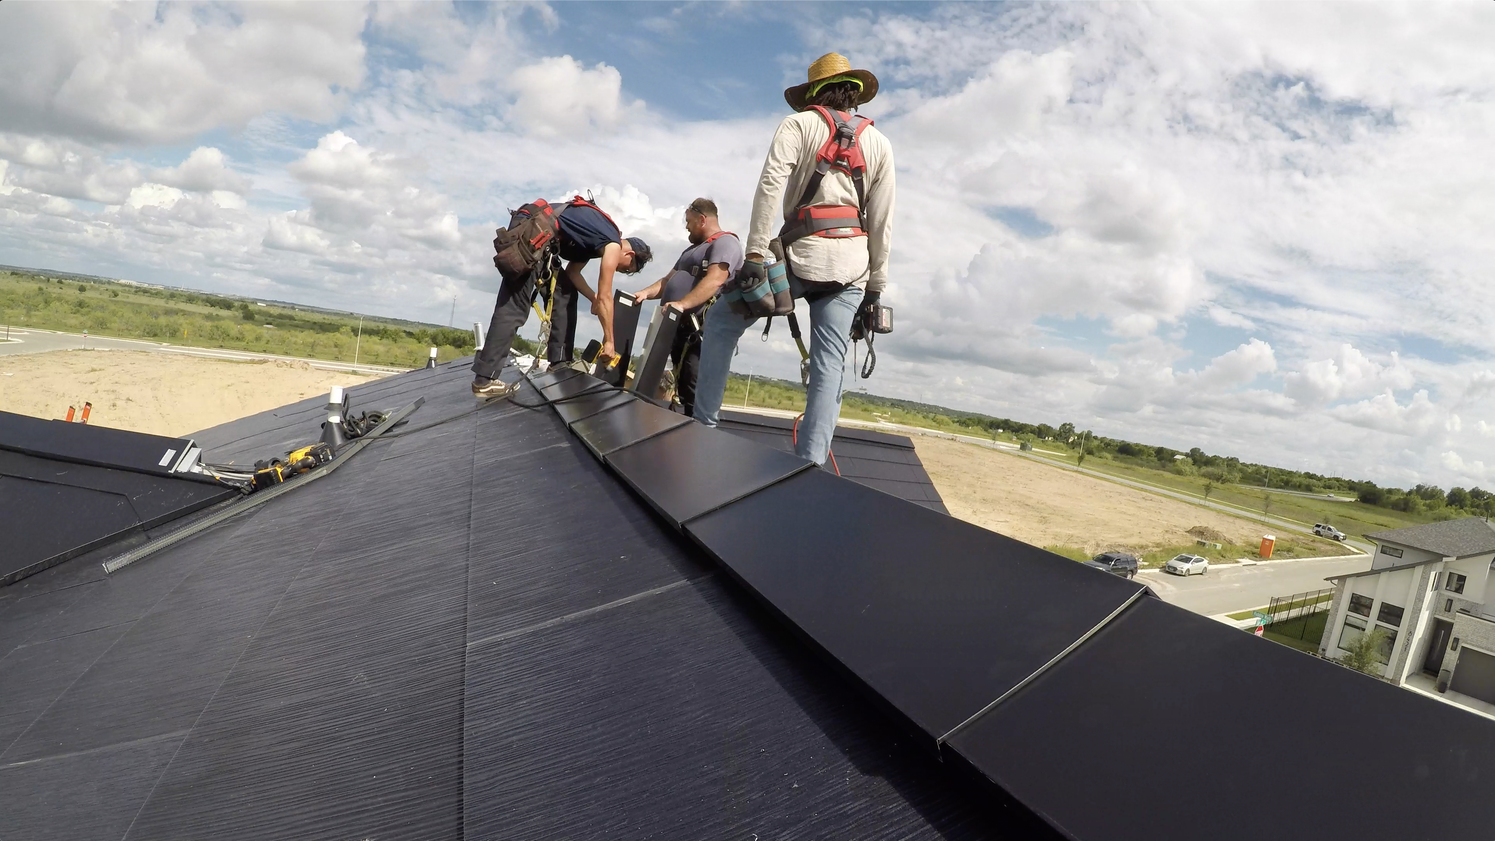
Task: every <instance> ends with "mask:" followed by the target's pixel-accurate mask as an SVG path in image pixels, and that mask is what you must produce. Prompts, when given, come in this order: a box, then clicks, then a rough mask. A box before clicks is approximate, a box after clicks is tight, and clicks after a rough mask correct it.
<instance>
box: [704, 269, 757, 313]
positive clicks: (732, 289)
mask: <svg viewBox="0 0 1495 841" xmlns="http://www.w3.org/2000/svg"><path fill="white" fill-rule="evenodd" d="M721 304H725V305H726V306H727V308H728V309H730V310H731V311H732V312H733V313H734V314H736V315H738V316H740V317H742V318H747V317H748V311H747V304H746V303H744V302H743V300H742V290H741V289H739V288H738V287H737V280H736V279H735V278H734V279H733V280H732V282H731V283H728V284H726V285H724V286H722V291H721V294H719V295H717V296H716V302H715V303H713V304H712V306H713V307H714V306H718V305H721Z"/></svg>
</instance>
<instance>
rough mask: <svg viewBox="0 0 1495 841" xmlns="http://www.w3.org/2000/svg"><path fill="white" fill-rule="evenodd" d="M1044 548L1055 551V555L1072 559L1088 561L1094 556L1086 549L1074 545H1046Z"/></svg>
mask: <svg viewBox="0 0 1495 841" xmlns="http://www.w3.org/2000/svg"><path fill="white" fill-rule="evenodd" d="M1043 549H1044V551H1045V552H1053V553H1054V554H1055V555H1059V556H1061V557H1065V558H1069V559H1070V560H1072V561H1088V560H1090V558H1091V557H1093V556H1092V555H1090V554H1089V553H1087V552H1086V551H1085V550H1084V549H1077V548H1075V547H1073V546H1045V547H1043Z"/></svg>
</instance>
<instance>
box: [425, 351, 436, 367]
mask: <svg viewBox="0 0 1495 841" xmlns="http://www.w3.org/2000/svg"><path fill="white" fill-rule="evenodd" d="M426 367H427V368H435V367H436V348H431V356H430V358H429V359H427V360H426Z"/></svg>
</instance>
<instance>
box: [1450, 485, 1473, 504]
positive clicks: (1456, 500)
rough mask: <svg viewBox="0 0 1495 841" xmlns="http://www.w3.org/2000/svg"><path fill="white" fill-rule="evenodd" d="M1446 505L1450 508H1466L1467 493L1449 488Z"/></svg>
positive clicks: (1460, 489)
mask: <svg viewBox="0 0 1495 841" xmlns="http://www.w3.org/2000/svg"><path fill="white" fill-rule="evenodd" d="M1448 505H1449V507H1451V508H1468V507H1469V492H1468V491H1466V490H1464V489H1463V488H1449V489H1448Z"/></svg>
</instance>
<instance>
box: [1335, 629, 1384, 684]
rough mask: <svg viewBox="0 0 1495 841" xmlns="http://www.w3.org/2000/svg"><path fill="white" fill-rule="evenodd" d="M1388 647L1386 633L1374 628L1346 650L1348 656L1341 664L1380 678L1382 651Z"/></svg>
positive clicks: (1341, 659)
mask: <svg viewBox="0 0 1495 841" xmlns="http://www.w3.org/2000/svg"><path fill="white" fill-rule="evenodd" d="M1385 647H1386V632H1385V631H1383V630H1381V629H1380V628H1372V629H1370V632H1369V633H1364V634H1361V635H1360V636H1359V638H1358V639H1356V640H1355V641H1354V642H1352V643H1350V647H1349V648H1347V649H1345V651H1346V654H1345V655H1344V656H1343V657H1341V658H1339V662H1340V663H1342V664H1344V665H1346V666H1348V667H1350V668H1352V669H1354V670H1355V671H1357V672H1362V673H1364V674H1368V675H1376V676H1378V677H1379V674H1378V673H1379V672H1380V671H1381V649H1383V648H1385Z"/></svg>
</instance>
